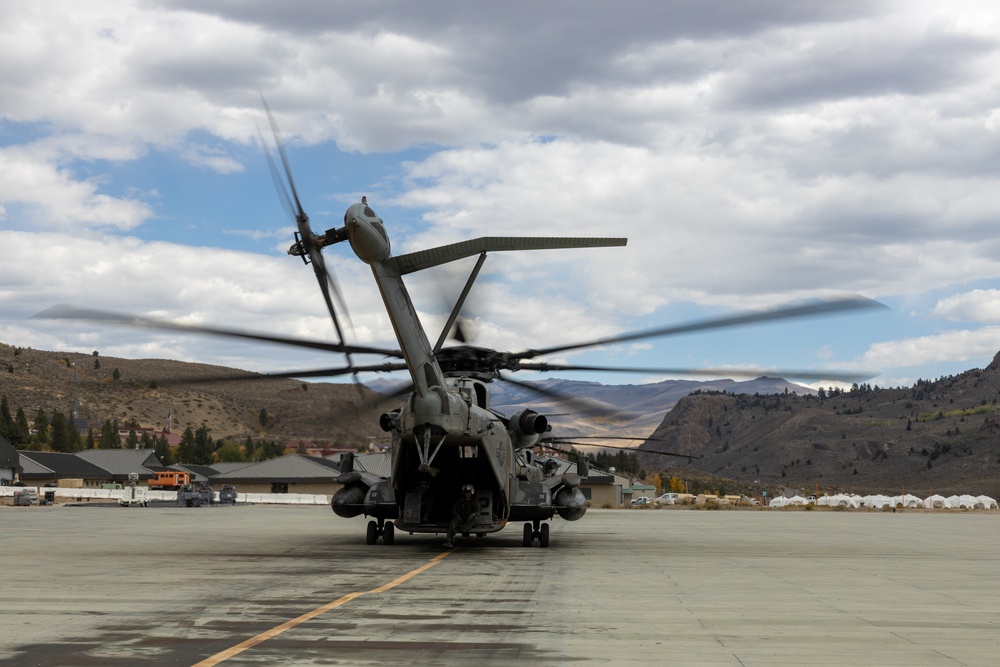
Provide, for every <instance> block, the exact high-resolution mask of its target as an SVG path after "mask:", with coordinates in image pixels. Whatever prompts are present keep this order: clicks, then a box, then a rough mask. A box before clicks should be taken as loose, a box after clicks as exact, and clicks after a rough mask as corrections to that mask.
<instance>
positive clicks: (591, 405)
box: [497, 375, 628, 417]
mask: <svg viewBox="0 0 1000 667" xmlns="http://www.w3.org/2000/svg"><path fill="white" fill-rule="evenodd" d="M497 379H498V380H501V381H502V382H509V383H510V384H513V385H517V386H518V387H521V388H522V389H527V390H528V391H531V392H534V393H536V394H538V395H540V396H545V397H546V398H551V399H554V400H556V401H558V402H559V403H562V404H564V405H567V406H569V407H571V408H575V409H576V410H579V411H580V412H581V413H583V414H584V415H585V416H593V417H612V416H622V415H624V413H623V412H622V411H621V410H618V409H616V408H614V407H611V406H608V405H604V404H601V403H597V402H596V401H591V400H588V399H585V398H580V397H579V396H571V395H570V394H566V393H563V392H561V391H556V390H555V389H549V388H546V387H539V386H536V385H534V384H532V383H530V382H522V381H520V380H515V379H514V378H512V377H510V376H507V375H500V376H498V377H497ZM625 416H628V415H625Z"/></svg>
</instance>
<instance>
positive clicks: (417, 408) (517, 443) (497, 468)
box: [40, 102, 881, 547]
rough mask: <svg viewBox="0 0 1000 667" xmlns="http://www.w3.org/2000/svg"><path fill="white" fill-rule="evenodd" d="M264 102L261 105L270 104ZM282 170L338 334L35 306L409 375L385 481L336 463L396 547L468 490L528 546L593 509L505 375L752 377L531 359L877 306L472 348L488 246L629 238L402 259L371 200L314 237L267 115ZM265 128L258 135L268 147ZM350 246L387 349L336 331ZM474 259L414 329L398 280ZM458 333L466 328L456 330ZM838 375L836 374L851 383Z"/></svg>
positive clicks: (333, 371)
mask: <svg viewBox="0 0 1000 667" xmlns="http://www.w3.org/2000/svg"><path fill="white" fill-rule="evenodd" d="M265 108H266V102H265ZM267 112H268V118H269V120H270V122H271V129H272V132H273V134H274V137H275V143H276V147H277V152H278V154H279V156H280V160H281V165H282V169H281V170H279V169H278V166H277V164H276V163H275V161H274V159H273V158H272V154H271V151H270V150H269V149H267V148H266V147H265V155H266V157H267V160H268V165H269V167H270V169H271V172H272V176H273V178H274V181H275V184H276V186H277V189H278V192H279V196H280V197H281V199H282V201H283V203H284V204H285V207H286V208H287V209H288V211H289V212H290V213H291V215H292V216H293V217H294V218H295V221H296V227H297V229H296V231H295V233H294V237H295V238H294V241H295V242H294V243H293V244H292V246H291V247H290V248H289V250H288V254H290V255H292V256H295V257H299V258H301V259H302V261H303V262H304V263H305V264H307V265H311V266H312V267H313V271H314V273H315V276H316V278H317V281H318V282H319V286H320V289H321V292H322V294H323V297H324V301H325V303H326V305H327V309H328V311H329V314H330V316H331V319H332V321H333V324H334V328H335V330H336V332H337V336H338V339H339V341H338V342H337V343H331V342H324V341H308V340H302V339H293V338H288V337H282V336H272V335H268V334H259V333H251V332H245V331H238V330H233V329H223V328H217V327H203V326H192V325H186V324H178V323H171V322H165V321H160V320H149V319H143V318H136V317H131V316H124V315H118V314H113V313H107V312H101V311H92V310H80V309H75V308H65V307H57V308H56V309H50V310H49V311H46V312H45V313H42V314H40V316H42V317H49V318H72V319H88V320H101V321H105V322H107V321H112V322H117V323H124V324H129V325H137V326H147V327H154V328H160V329H169V330H182V331H188V332H195V333H207V334H215V335H224V336H233V337H239V338H245V339H251V340H257V341H266V342H273V343H280V344H286V345H294V346H300V347H309V348H313V349H319V350H325V351H331V352H337V353H342V354H344V355H345V356H346V363H345V365H343V366H339V367H336V368H326V369H316V370H307V371H289V372H281V373H264V374H257V373H254V374H246V375H238V376H226V377H221V378H216V379H218V380H238V379H248V378H253V379H266V378H288V377H294V378H305V377H330V376H338V375H340V376H343V375H352V376H355V377H356V376H357V374H359V373H364V372H391V371H404V370H405V371H407V372H408V374H409V378H410V384H409V386H408V387H407V388H406V389H405V391H403V392H401V393H403V394H406V398H405V400H403V401H402V403H401V404H400V405H399V406H398V407H396V408H395V409H392V410H390V411H387V412H385V413H384V414H382V416H381V418H380V420H379V422H380V427H381V428H382V429H383V431H385V432H388V433H389V434H391V443H392V446H391V464H390V473H389V475H388V476H387V477H381V476H378V475H375V474H373V473H370V472H366V471H363V470H355V469H354V468H355V466H354V463H353V461H354V459H353V457H352V456H350V455H348V456H346V457H345V459H344V460H342V463H341V474H340V476H339V478H338V479H337V482H338V483H339V484H340V485H341V488H340V489H339V490H338V491H337V492H336V493H335V494H334V496H333V499H332V503H331V504H332V509H333V511H334V512H335V513H336V514H337V515H338V516H340V517H344V518H352V517H356V516H359V515H362V514H364V515H365V516H366V517H368V518H369V519H370V520H369V521H368V524H367V530H366V542H367V543H368V544H376V543H377V542H378V541H379V540H381V541H382V543H383V544H387V545H389V544H393V543H394V542H395V532H396V531H397V530H398V531H403V532H406V533H410V534H415V533H430V534H441V533H447V532H448V530H449V527H450V524H451V519H452V507H453V505H454V503H455V501H456V499H457V498H458V496H459V494H460V489H462V488H463V487H464V486H465V485H472V487H473V489H474V498H475V502H476V506H477V507H478V514H477V516H476V519H475V521H474V522H473V523H472V524H471V525H468V526H465V527H463V531H464V532H465V533H466V534H473V533H474V534H476V535H478V536H485V535H487V534H489V533H494V532H497V531H500V530H503V529H504V528H505V527H506V526H508V525H510V524H511V523H522V522H523V534H522V544H523V545H524V546H532V545H533V544H534V543H535V542H537V543H538V544H539V546H541V547H548V546H549V524H548V523H547V522H549V521H551V520H553V519H554V518H555V517H556V516H558V517H560V518H562V519H564V520H568V521H576V520H579V519H581V518H582V517H583V516H584V514H585V513H586V511H587V498H586V497H585V495H584V493H583V492H582V491H581V488H580V485H581V483H582V481H583V480H584V479H585V478H586V476H587V475H588V463H587V458H586V456H579V457H578V460H577V473H572V474H570V473H565V474H556V473H555V472H554V470H553V468H552V467H551V466H545V465H543V464H542V463H541V462H539V461H536V460H535V457H534V455H533V449H532V448H533V447H535V446H536V445H538V444H539V443H540V442H542V441H543V439H545V438H546V437H548V436H547V434H548V433H549V432H550V430H551V429H550V425H549V420H548V418H547V417H546V415H544V414H541V413H539V412H538V411H536V410H533V409H531V408H529V407H524V408H522V409H520V410H517V411H515V412H514V413H513V414H511V415H509V416H507V415H503V414H501V413H499V412H497V411H495V410H493V409H491V407H490V391H489V383H490V382H492V381H494V380H502V381H506V382H513V383H515V384H519V385H520V386H524V387H527V388H529V389H531V390H532V391H535V392H538V393H541V394H546V395H548V397H550V398H555V399H557V400H559V401H563V402H566V403H569V404H571V405H576V406H577V407H578V408H579V407H583V408H587V407H588V406H587V405H586V404H585V403H584V402H582V401H579V400H578V399H575V398H574V397H572V396H567V395H563V394H561V393H559V392H554V391H551V390H543V389H540V388H538V387H537V386H534V385H531V384H529V383H524V382H521V381H519V380H515V379H513V378H511V377H510V375H509V373H512V372H516V371H521V370H533V371H574V370H587V371H616V372H622V371H626V372H639V373H658V374H665V373H685V374H688V375H714V376H719V375H720V374H743V375H745V374H746V371H745V370H744V371H742V372H738V371H736V369H664V368H628V367H603V366H584V365H573V364H555V363H548V362H545V361H533V360H534V359H537V358H540V357H544V356H546V355H551V354H554V353H559V352H567V351H571V350H578V349H583V348H588V347H596V346H605V345H612V344H616V343H622V342H626V341H634V340H642V339H649V338H658V337H664V336H669V335H674V334H680V333H689V332H694V331H701V330H708V329H718V328H723V327H732V326H739V325H747V324H752V323H755V322H764V321H774V320H783V319H789V318H797V317H807V316H813V315H821V314H829V313H836V312H847V311H855V310H860V309H867V308H872V307H880V306H881V304H878V303H877V302H875V301H872V300H870V299H865V298H861V297H849V298H843V299H835V300H828V301H820V302H814V303H809V304H805V305H795V306H789V307H785V308H780V309H777V310H772V311H767V312H753V313H745V314H739V315H735V316H727V317H722V318H717V319H711V320H703V321H699V322H693V323H688V324H683V325H678V326H670V327H664V328H659V329H650V330H645V331H639V332H634V333H629V334H624V335H620V336H612V337H607V338H602V339H598V340H591V341H586V342H580V343H573V344H565V345H558V346H553V347H548V348H544V349H533V350H524V351H521V352H516V353H509V352H498V351H496V350H492V349H488V348H484V347H479V346H473V345H468V344H465V343H462V344H459V345H451V346H446V345H445V343H446V342H447V340H448V337H449V333H450V332H452V331H455V330H456V327H458V324H457V323H458V321H459V318H460V316H461V311H462V308H463V306H464V304H465V301H466V299H467V297H468V294H469V292H470V290H471V288H472V286H473V284H474V282H475V280H476V278H477V276H478V275H479V272H480V269H481V268H482V266H483V263H484V262H485V260H486V258H487V255H488V254H489V253H494V252H509V251H526V250H535V251H539V250H557V249H580V248H610V247H621V246H625V245H626V243H627V239H625V238H581V237H520V236H519V237H499V236H489V237H481V238H476V239H472V240H468V241H463V242H459V243H454V244H450V245H445V246H440V247H436V248H430V249H427V250H421V251H417V252H411V253H407V254H403V255H393V254H392V249H391V245H390V241H389V235H388V233H387V231H386V225H385V223H384V221H383V220H382V218H380V217H379V216H378V215H377V214H376V213H375V211H374V210H373V209H372V208H371V206H370V205H369V204H368V202H367V199H366V198H362V199H361V201H360V202H358V203H355V204H352V205H351V206H349V207H348V209H347V211H346V212H345V214H344V224H343V226H342V227H338V228H333V229H328V230H326V231H325V232H324V233H322V234H316V233H314V232H313V230H312V229H311V227H310V223H309V217H308V215H306V213H305V210H304V209H303V206H302V204H301V201H300V200H299V196H298V192H297V191H296V188H295V184H294V181H293V180H292V176H291V168H290V166H289V162H288V158H287V155H286V153H285V149H284V144H283V142H282V141H281V139H280V133H279V131H278V128H277V124H276V123H275V121H274V118H273V115H272V114H271V113H270V110H269V109H268V110H267ZM263 143H264V142H263V136H262V144H263ZM344 241H347V242H348V243H349V244H350V247H351V249H352V250H353V252H354V254H355V255H356V256H357V258H358V259H360V260H361V261H362V262H364V263H366V264H368V265H369V266H370V267H371V271H372V275H373V277H374V280H375V283H376V285H377V287H378V290H379V293H380V294H381V297H382V301H383V304H384V307H385V310H386V313H387V315H388V317H389V320H390V322H391V324H392V328H393V331H394V333H395V336H396V340H397V342H398V344H399V349H395V350H393V349H382V348H375V347H366V346H359V345H352V344H348V343H346V342H345V340H344V333H343V326H342V325H341V320H340V316H339V315H338V308H337V307H335V303H334V302H335V301H337V302H338V304H337V305H339V306H340V308H339V310H341V311H343V312H344V313H346V308H344V306H343V299H342V298H341V296H340V292H339V289H338V287H337V283H336V281H335V280H334V278H333V274H332V273H331V272H330V271H329V270H328V269H327V267H326V263H325V261H324V256H323V253H322V250H323V249H324V248H327V247H329V246H331V245H335V244H338V243H342V242H344ZM471 257H477V258H478V259H477V260H476V263H475V266H474V268H473V269H472V271H471V273H470V275H469V277H468V279H467V281H466V283H465V285H464V288H463V290H462V292H461V295H460V296H459V298H458V299H457V301H456V303H455V304H454V306H453V308H452V311H451V313H450V315H449V317H448V318H447V322H446V324H445V326H444V328H443V330H442V332H441V334H440V335H439V337H438V338H437V340H436V342H435V343H434V344H432V343H431V341H430V338H429V337H428V334H427V331H426V330H425V328H424V326H423V325H422V323H421V321H420V318H419V317H418V315H417V311H416V309H415V307H414V304H413V302H412V301H411V298H410V294H409V292H408V290H407V286H406V284H405V283H404V280H403V278H404V276H406V275H408V274H412V273H415V272H418V271H423V270H426V269H430V268H433V267H437V266H441V265H443V264H446V263H449V262H454V261H456V260H460V259H465V258H471ZM456 338H457V339H458V340H459V341H460V342H461V341H462V340H464V336H463V335H462V334H461V332H460V331H459V334H458V335H457V336H456ZM355 355H381V356H383V357H387V358H394V359H397V360H398V361H385V362H382V363H378V364H357V363H355V361H354V356H355ZM784 374H785V375H786V376H791V377H800V378H821V379H831V380H832V379H838V377H839V376H838V374H832V373H829V372H824V373H812V372H808V371H791V372H787V371H786V372H785V373H784ZM856 378H857V375H856V374H855V375H846V374H845V375H844V378H843V379H856Z"/></svg>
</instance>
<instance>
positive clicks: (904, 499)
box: [889, 493, 924, 508]
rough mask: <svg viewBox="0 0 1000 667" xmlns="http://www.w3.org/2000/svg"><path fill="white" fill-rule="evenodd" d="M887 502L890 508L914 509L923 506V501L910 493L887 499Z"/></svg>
mask: <svg viewBox="0 0 1000 667" xmlns="http://www.w3.org/2000/svg"><path fill="white" fill-rule="evenodd" d="M889 502H890V504H891V506H892V507H907V508H916V507H923V506H924V501H923V500H921V499H920V498H917V497H916V496H915V495H913V494H910V493H907V494H906V495H902V496H893V497H892V498H890V499H889Z"/></svg>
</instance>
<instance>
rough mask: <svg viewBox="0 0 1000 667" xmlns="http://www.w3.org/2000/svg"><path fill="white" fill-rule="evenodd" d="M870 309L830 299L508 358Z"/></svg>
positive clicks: (873, 304)
mask: <svg viewBox="0 0 1000 667" xmlns="http://www.w3.org/2000/svg"><path fill="white" fill-rule="evenodd" d="M872 308H887V306H886V305H885V304H882V303H879V302H878V301H875V300H873V299H868V298H865V297H860V296H858V297H848V298H843V299H833V300H829V301H820V302H818V303H808V304H804V305H798V306H786V307H784V308H777V309H775V310H768V311H763V312H752V313H743V314H740V315H726V316H723V317H718V318H711V319H706V320H698V321H695V322H690V323H688V324H680V325H674V326H669V327H662V328H659V329H647V330H644V331H637V332H634V333H629V334H623V335H620V336H609V337H608V338H599V339H597V340H592V341H587V342H584V343H575V344H571V345H556V346H553V347H548V348H544V349H541V350H525V351H524V352H521V353H518V354H513V355H511V357H512V358H514V359H532V358H534V357H540V356H542V355H546V354H553V353H555V352H565V351H567V350H579V349H582V348H585V347H597V346H599V345H611V344H613V343H625V342H628V341H632V340H644V339H647V338H661V337H664V336H675V335H677V334H683V333H691V332H693V331H705V330H707V329H725V328H728V327H737V326H742V325H745V324H756V323H757V322H771V321H775V320H785V319H792V318H796V317H811V316H816V315H827V314H830V313H838V312H847V311H852V310H867V309H872Z"/></svg>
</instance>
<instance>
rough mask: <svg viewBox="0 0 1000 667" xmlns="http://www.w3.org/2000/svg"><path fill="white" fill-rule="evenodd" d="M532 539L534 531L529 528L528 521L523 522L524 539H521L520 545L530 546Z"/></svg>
mask: <svg viewBox="0 0 1000 667" xmlns="http://www.w3.org/2000/svg"><path fill="white" fill-rule="evenodd" d="M534 539H535V534H534V531H532V530H531V524H530V523H526V524H524V539H523V540H521V546H522V547H530V546H531V543H532V542H533V541H534Z"/></svg>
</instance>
